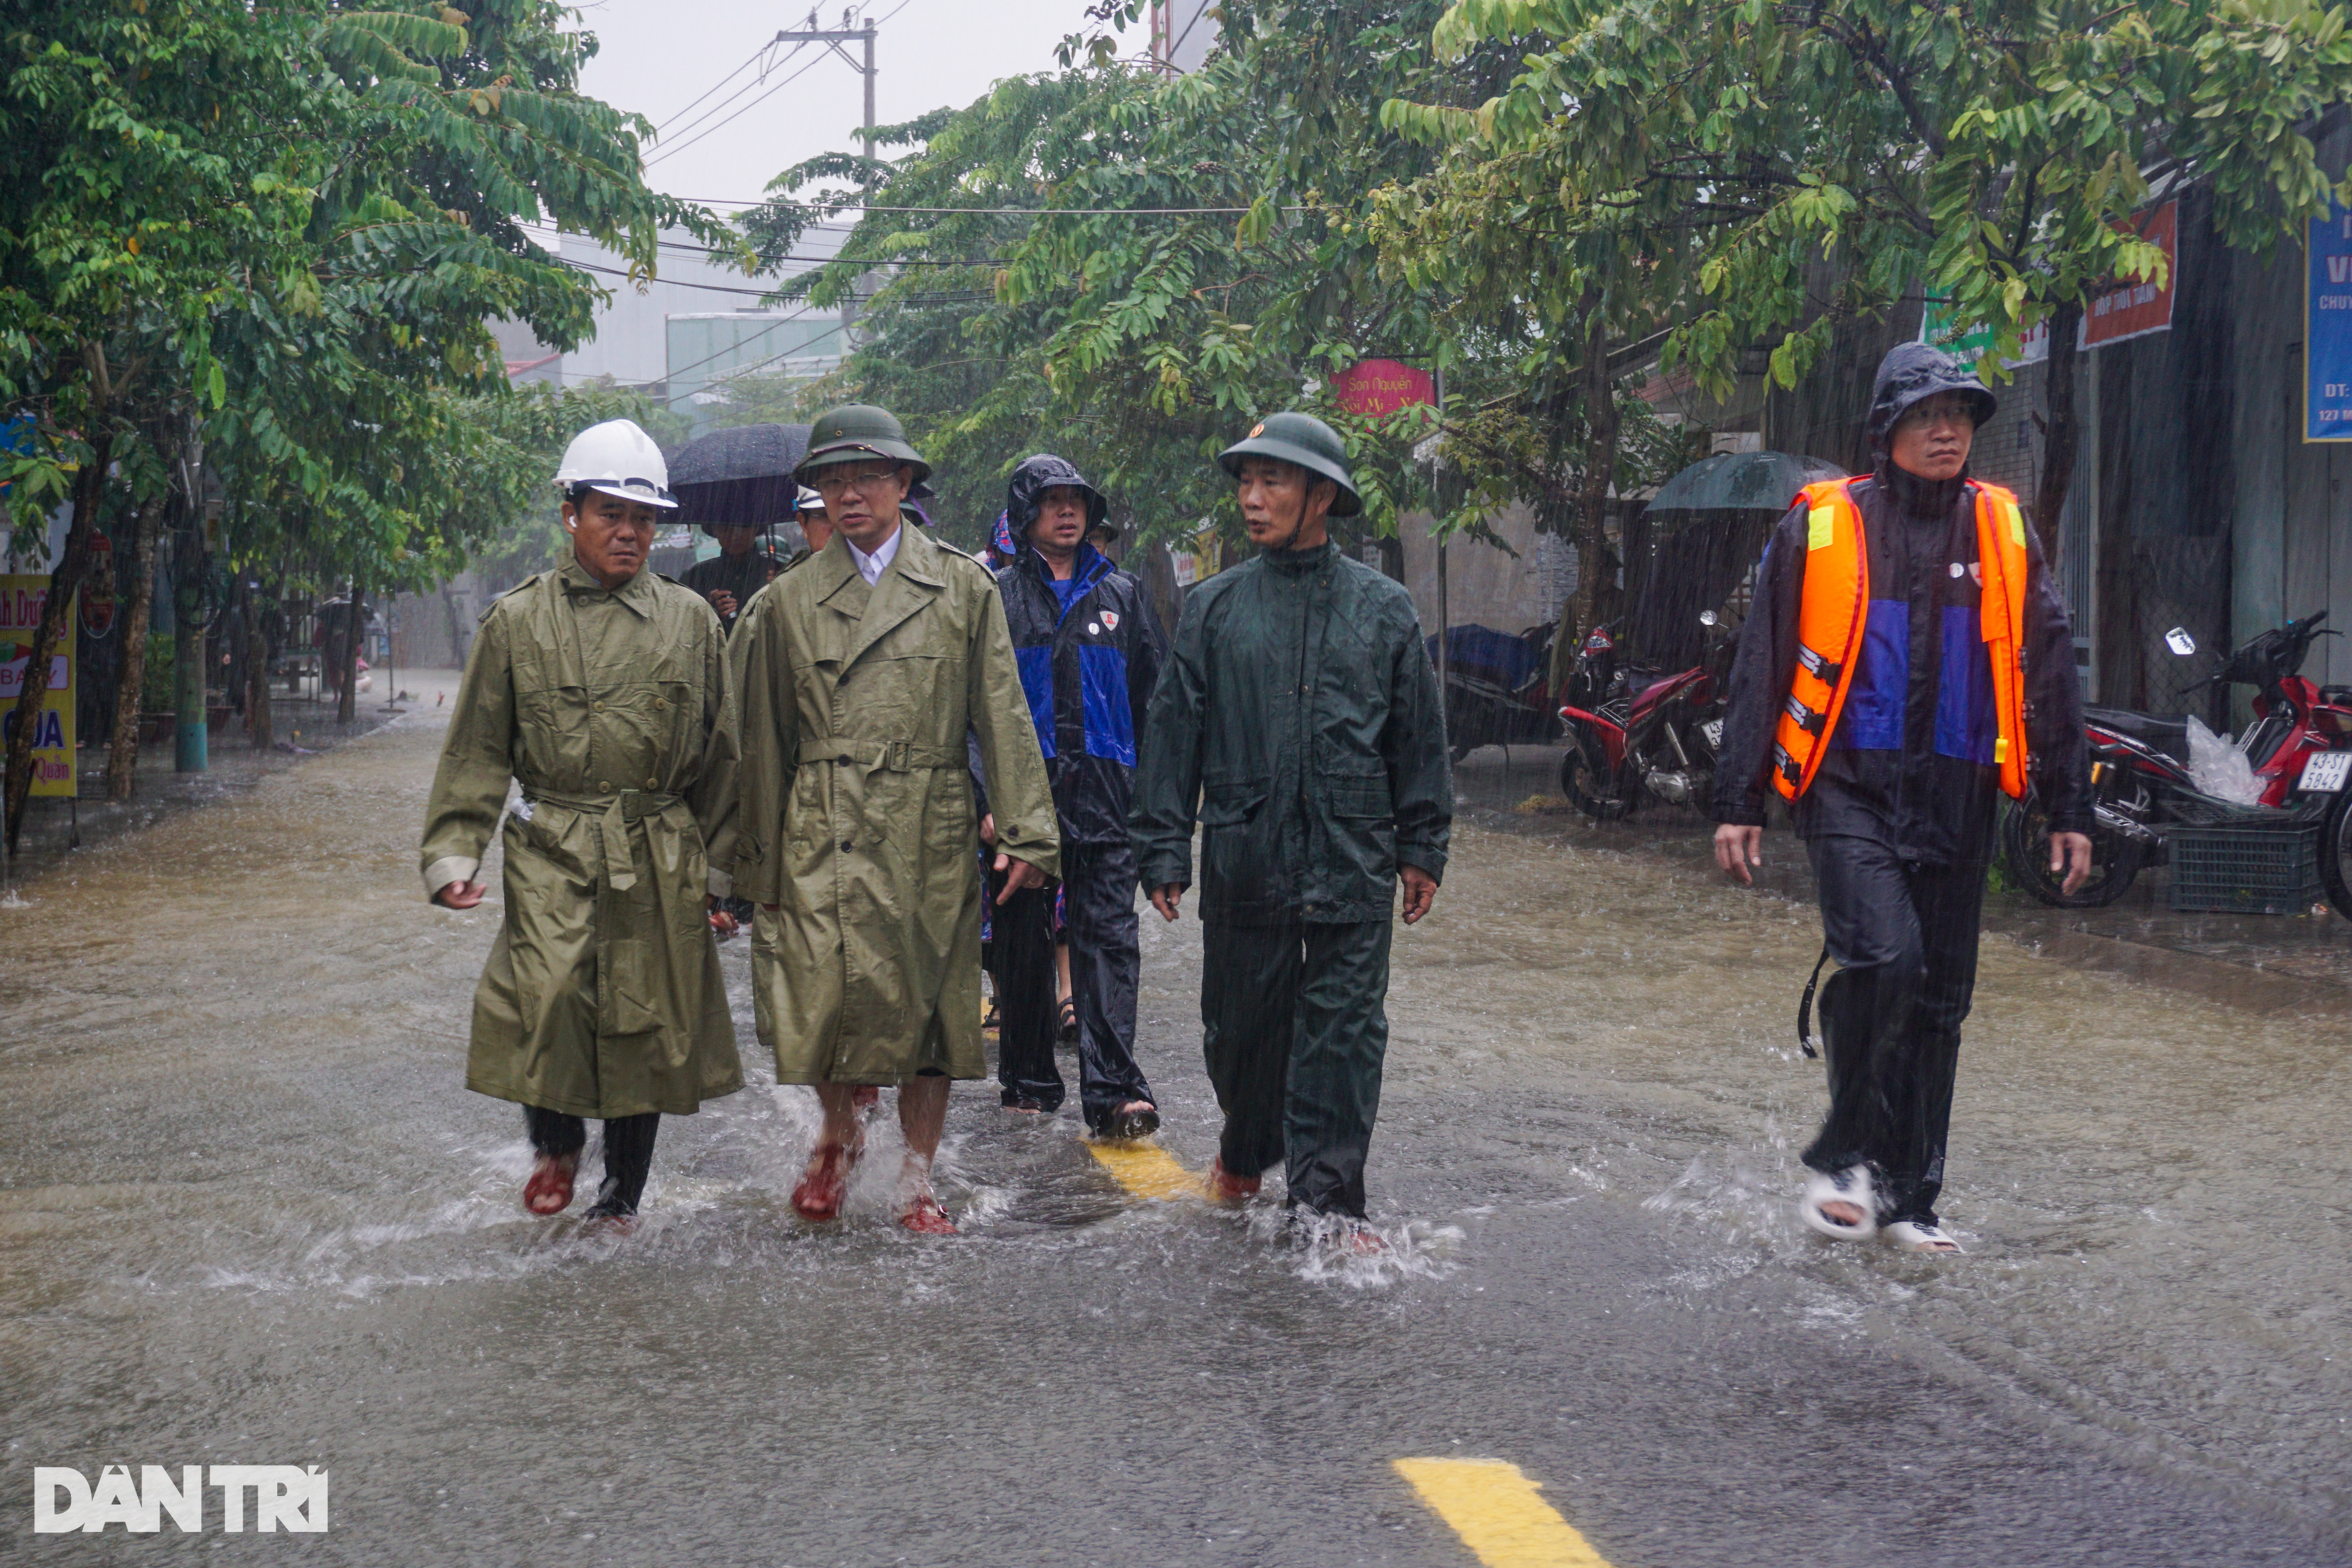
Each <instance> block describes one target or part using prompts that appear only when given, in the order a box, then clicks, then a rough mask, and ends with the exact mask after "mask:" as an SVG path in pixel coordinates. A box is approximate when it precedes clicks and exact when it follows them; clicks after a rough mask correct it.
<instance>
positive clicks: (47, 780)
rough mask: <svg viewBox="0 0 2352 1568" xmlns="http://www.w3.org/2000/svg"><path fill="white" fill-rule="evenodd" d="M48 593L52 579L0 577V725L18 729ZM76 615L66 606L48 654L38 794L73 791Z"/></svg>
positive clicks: (37, 740)
mask: <svg viewBox="0 0 2352 1568" xmlns="http://www.w3.org/2000/svg"><path fill="white" fill-rule="evenodd" d="M48 596H49V580H48V578H47V575H46V574H44V575H40V576H16V577H0V725H5V727H6V729H7V731H8V732H9V733H10V734H12V735H13V734H14V732H15V729H16V699H17V697H18V696H19V695H20V694H21V693H22V692H23V691H24V689H25V674H26V670H25V667H26V665H27V664H28V663H30V662H31V660H32V653H33V634H34V633H35V632H37V630H38V629H39V628H40V625H41V607H42V605H45V604H46V603H47V600H48ZM74 624H75V623H74V615H73V609H72V606H70V605H68V607H67V610H66V624H65V630H64V631H63V632H62V633H60V634H59V635H58V646H57V649H56V651H55V652H53V653H52V654H51V655H50V656H49V669H48V677H49V689H48V691H47V693H46V694H45V695H44V697H43V698H42V700H41V710H40V712H39V713H37V715H35V718H34V722H35V723H36V724H37V726H38V728H37V730H36V731H35V732H34V736H33V793H34V794H35V795H67V796H70V795H72V794H73V793H74V683H73V673H74V672H73V663H74V660H73V656H74Z"/></svg>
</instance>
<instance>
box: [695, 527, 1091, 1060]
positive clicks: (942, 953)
mask: <svg viewBox="0 0 2352 1568" xmlns="http://www.w3.org/2000/svg"><path fill="white" fill-rule="evenodd" d="M728 657H729V662H730V665H731V667H732V673H733V677H734V681H735V688H736V690H737V692H738V694H739V698H740V703H741V709H742V721H743V731H742V733H743V765H742V769H741V773H740V778H741V805H740V809H739V811H738V813H737V816H736V818H735V824H736V828H737V834H738V837H737V840H736V854H735V891H736V892H737V893H738V894H739V895H740V896H741V897H744V898H748V899H752V900H757V901H758V902H759V903H760V905H761V912H760V914H759V916H758V918H757V920H756V921H754V923H753V941H752V946H751V964H752V996H753V1000H754V1003H755V1005H756V1010H757V1015H758V1018H759V1027H760V1039H761V1043H763V1044H765V1045H766V1046H767V1047H769V1048H770V1049H771V1050H772V1051H774V1053H775V1057H776V1079H777V1081H779V1082H781V1083H820V1082H835V1083H902V1082H904V1081H906V1080H907V1079H910V1078H913V1077H914V1076H915V1075H916V1074H918V1073H919V1072H921V1071H922V1070H924V1069H925V1068H932V1069H936V1070H937V1071H939V1072H941V1073H944V1074H946V1075H947V1076H948V1077H950V1078H981V1077H984V1076H985V1075H986V1073H987V1070H988V1063H987V1058H986V1055H985V1048H984V1047H983V1045H982V1039H981V1032H980V900H981V896H982V889H981V879H980V858H979V856H980V831H979V819H978V816H977V813H976V812H975V809H974V806H973V803H972V791H971V775H970V773H969V772H968V771H967V751H966V735H967V733H969V734H970V735H971V736H972V737H973V738H975V739H977V741H978V742H979V752H980V758H981V765H982V771H983V773H984V774H985V776H986V779H987V784H988V798H989V804H990V806H991V808H992V810H993V812H994V813H995V816H996V833H997V847H998V848H1000V849H1002V850H1003V851H1005V852H1006V853H1008V854H1011V855H1013V856H1014V857H1016V858H1020V859H1023V860H1026V861H1029V862H1030V863H1031V864H1033V865H1035V866H1037V867H1039V868H1042V869H1044V870H1045V872H1047V873H1048V874H1049V875H1050V874H1057V873H1058V872H1059V870H1060V866H1061V851H1060V844H1059V840H1058V838H1057V837H1056V832H1055V820H1054V796H1053V791H1052V787H1051V786H1050V785H1049V784H1047V783H1046V779H1045V757H1044V755H1043V754H1042V753H1041V752H1039V750H1038V747H1037V735H1036V731H1034V730H1033V729H1032V728H1031V727H1030V722H1029V705H1028V701H1027V700H1026V699H1025V698H1024V697H1023V695H1022V691H1021V677H1020V674H1019V671H1018V669H1017V668H1016V666H1015V664H1014V662H1013V639H1012V637H1011V635H1010V634H1009V633H1008V632H1007V631H1006V629H1005V624H1004V605H1003V601H1001V600H1000V599H999V598H998V597H997V594H996V584H995V580H994V579H993V578H992V577H991V576H990V575H989V572H988V568H987V567H985V566H983V565H982V564H981V563H979V562H977V561H975V560H973V559H972V558H971V556H969V555H965V554H963V553H961V552H958V551H955V550H951V549H949V548H947V547H946V546H944V545H941V544H939V543H938V542H934V541H933V540H932V539H931V537H930V535H929V533H928V532H926V531H924V530H922V529H919V528H916V527H913V526H911V525H902V530H901V534H900V540H899V544H898V554H897V555H896V556H895V557H894V558H893V559H892V561H891V563H890V564H889V566H888V567H887V569H885V570H884V572H883V574H882V577H881V580H880V581H879V582H878V583H876V584H873V585H872V586H870V587H869V586H868V585H867V584H866V579H865V578H864V577H862V576H860V575H859V574H858V571H857V566H856V563H855V561H853V560H852V559H851V557H850V554H849V552H848V549H847V548H846V546H845V544H844V542H842V540H841V539H840V538H839V537H837V536H836V537H835V539H834V540H833V541H832V542H829V543H827V544H826V546H825V547H824V549H823V550H822V551H820V552H817V553H816V554H815V555H813V556H811V557H810V558H809V559H808V560H807V561H805V562H803V563H801V564H800V565H798V566H796V567H794V568H793V569H792V570H791V571H789V572H786V573H785V574H783V575H782V576H781V577H778V578H777V579H776V580H775V581H774V582H773V583H771V584H768V586H767V587H765V588H763V589H761V591H760V594H759V596H758V597H756V598H755V599H753V600H752V602H751V610H750V611H748V612H747V613H746V614H745V616H744V617H743V618H742V619H741V620H740V622H738V623H737V629H736V633H735V637H734V639H733V641H732V642H731V644H730V647H729V655H728ZM770 905H774V906H777V907H776V908H775V909H774V910H770V909H769V908H768V907H767V906H770Z"/></svg>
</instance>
